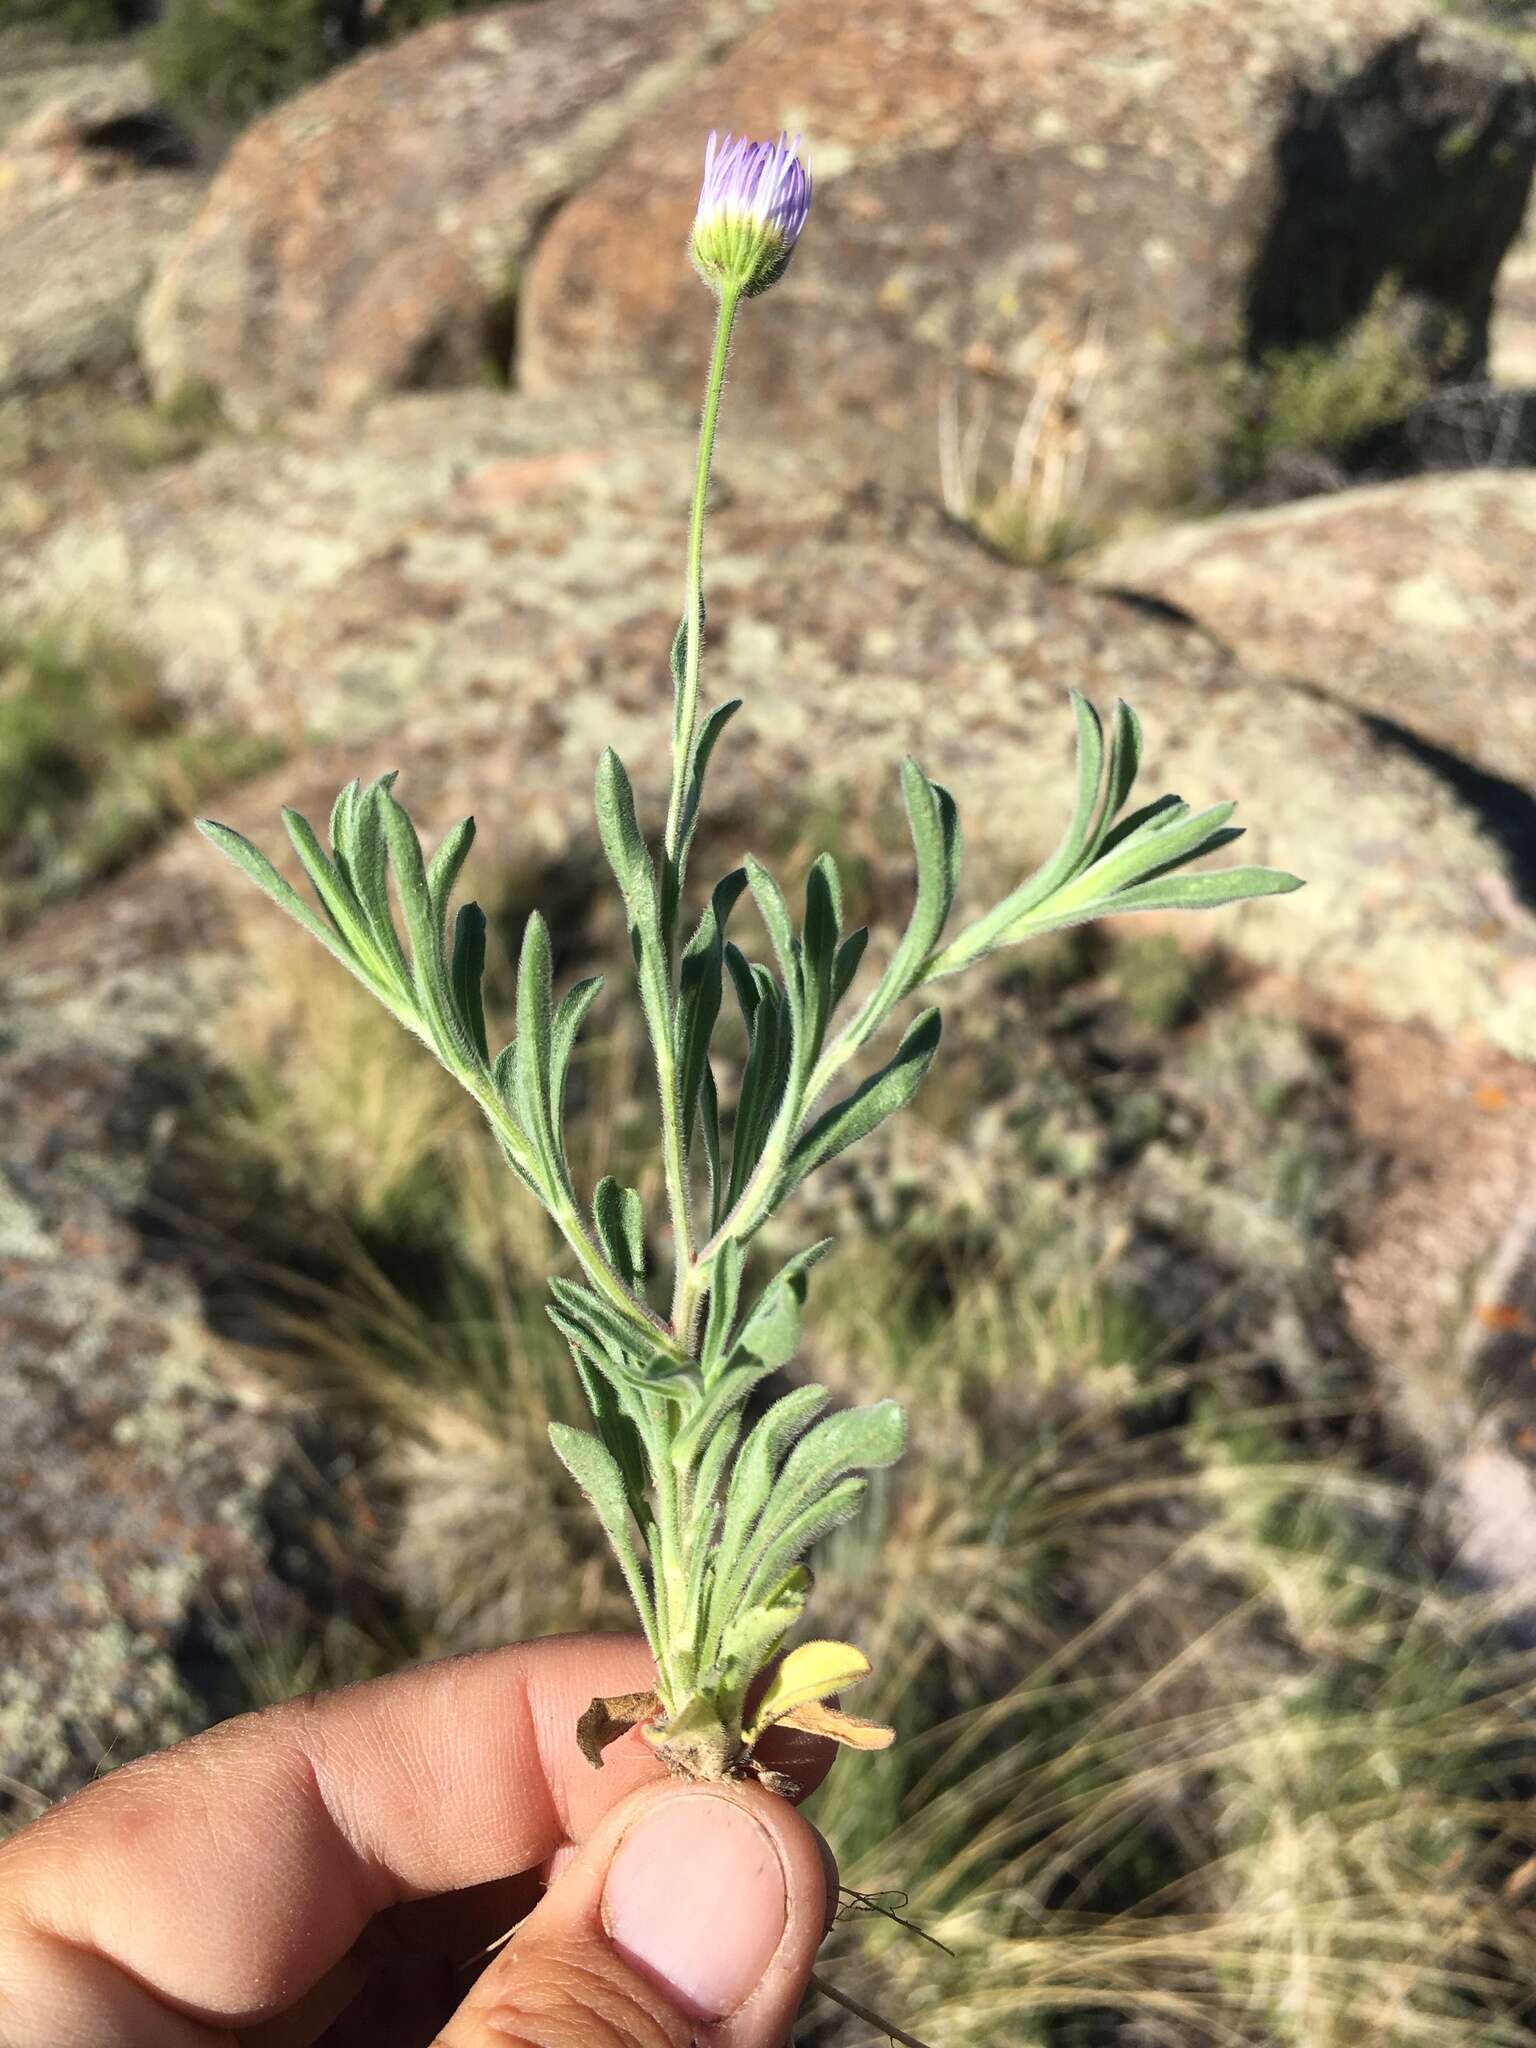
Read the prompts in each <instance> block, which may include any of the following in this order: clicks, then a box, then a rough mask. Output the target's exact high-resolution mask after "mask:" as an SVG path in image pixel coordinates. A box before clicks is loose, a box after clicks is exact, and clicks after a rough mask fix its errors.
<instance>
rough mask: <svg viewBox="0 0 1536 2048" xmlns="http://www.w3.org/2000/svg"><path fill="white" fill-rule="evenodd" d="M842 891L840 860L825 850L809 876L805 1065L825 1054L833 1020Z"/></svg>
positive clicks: (804, 971) (804, 958)
mask: <svg viewBox="0 0 1536 2048" xmlns="http://www.w3.org/2000/svg"><path fill="white" fill-rule="evenodd" d="M842 916H843V912H842V890H841V887H840V885H839V881H838V873H837V863H836V862H835V861H834V860H833V858H832V856H831V855H830V854H829V853H824V854H822V855H821V856H820V858H819V859H817V860H816V861H815V862H814V863H813V864H812V867H811V871H810V873H809V874H808V875H807V876H806V878H805V925H804V928H803V929H804V944H803V947H802V953H801V957H802V976H803V980H804V983H805V1034H806V1046H805V1068H806V1071H807V1072H809V1071H810V1069H811V1068H812V1067H814V1066H815V1064H816V1062H817V1060H818V1059H820V1057H821V1049H822V1047H823V1045H825V1043H826V1038H827V1025H828V1023H829V1021H830V1020H831V1016H832V1006H833V996H832V990H833V985H834V981H835V978H836V973H837V956H838V940H839V937H840V934H841V929H842Z"/></svg>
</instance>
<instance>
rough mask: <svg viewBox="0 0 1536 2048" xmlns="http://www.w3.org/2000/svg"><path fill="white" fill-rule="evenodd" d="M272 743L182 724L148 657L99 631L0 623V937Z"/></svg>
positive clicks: (100, 871) (166, 823)
mask: <svg viewBox="0 0 1536 2048" xmlns="http://www.w3.org/2000/svg"><path fill="white" fill-rule="evenodd" d="M277 751H278V750H277V749H276V748H275V747H274V745H273V743H272V742H271V741H270V740H265V739H258V738H255V737H253V736H251V735H250V734H245V733H237V732H231V731H225V730H222V729H206V728H205V729H195V728H193V727H191V726H189V724H188V722H187V719H186V715H185V712H184V709H183V707H182V706H181V705H179V704H178V703H177V702H176V701H175V699H174V698H172V697H170V696H169V695H167V693H166V692H165V690H164V689H163V687H162V686H161V683H160V680H159V677H158V676H157V674H156V672H155V669H154V665H153V663H152V662H150V661H149V660H148V658H147V657H146V656H145V655H144V654H142V653H141V652H140V651H139V650H138V649H137V648H134V647H132V646H130V645H128V644H127V643H125V642H123V641H121V640H118V639H115V638H113V637H112V636H111V635H109V634H106V633H102V632H98V631H95V630H92V629H90V628H74V627H70V628H59V629H57V630H44V631H31V632H19V631H15V630H8V629H6V628H3V627H0V932H4V931H7V930H14V929H15V928H16V927H17V926H19V925H20V924H22V923H23V922H25V921H26V920H27V919H28V918H30V917H33V916H35V915H36V914H37V913H38V912H39V911H41V910H43V909H46V908H47V907H48V906H49V905H50V904H53V903H58V902H62V901H63V900H64V899H65V898H66V897H68V896H72V895H74V894H76V893H77V892H78V891H80V890H81V889H83V888H87V887H89V886H90V885H91V884H92V883H94V882H97V881H100V880H101V879H102V878H103V877H105V876H107V875H110V874H112V873H113V872H115V871H116V870H117V869H118V868H120V867H122V866H123V865H124V863H125V862H126V861H128V860H129V859H130V858H132V857H133V856H134V855H135V854H138V853H141V852H142V851H143V850H144V848H145V847H146V846H148V845H149V844H151V843H152V842H153V841H154V840H155V839H157V838H159V837H160V835H161V834H162V833H164V832H165V831H167V830H168V829H169V828H170V827H171V826H172V825H175V824H177V823H179V822H180V821H181V820H183V819H185V818H187V817H188V816H190V815H191V813H192V812H193V811H194V810H195V809H196V808H197V806H198V805H200V804H202V803H203V802H205V801H206V800H207V798H208V797H209V796H210V795H212V794H213V792H214V791H216V790H218V789H220V788H223V787H225V786H227V785H228V784H229V783H231V782H235V781H238V780H240V779H242V778H243V777H245V776H248V775H252V774H254V773H256V772H257V771H258V770H259V769H261V768H264V767H267V766H269V765H271V763H272V762H273V761H274V760H275V759H276V758H277Z"/></svg>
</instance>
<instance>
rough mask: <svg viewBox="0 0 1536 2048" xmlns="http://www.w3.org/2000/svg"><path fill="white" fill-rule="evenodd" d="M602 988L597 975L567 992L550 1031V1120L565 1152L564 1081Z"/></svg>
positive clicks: (559, 1005) (600, 977)
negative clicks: (583, 1026)
mask: <svg viewBox="0 0 1536 2048" xmlns="http://www.w3.org/2000/svg"><path fill="white" fill-rule="evenodd" d="M602 986H603V978H602V976H601V975H600V974H595V975H593V976H592V977H591V978H590V979H589V980H587V981H578V982H577V983H576V985H575V987H574V988H570V989H567V990H566V992H565V994H564V995H563V996H562V997H561V998H560V1001H559V1003H558V1005H557V1006H556V1009H555V1017H554V1022H553V1023H552V1024H551V1026H550V1030H549V1120H550V1123H551V1124H552V1125H553V1127H554V1133H555V1139H556V1143H557V1144H558V1145H559V1146H560V1148H561V1150H562V1151H563V1150H564V1145H565V1082H566V1076H567V1074H568V1073H569V1071H570V1065H571V1054H572V1053H573V1052H574V1051H575V1049H576V1039H577V1035H578V1033H579V1032H580V1030H581V1027H582V1025H583V1024H584V1023H585V1022H586V1019H587V1012H588V1011H589V1010H590V1009H591V1007H592V1005H593V1004H594V1003H595V1002H596V1001H597V998H598V996H599V995H600V994H601V992H602Z"/></svg>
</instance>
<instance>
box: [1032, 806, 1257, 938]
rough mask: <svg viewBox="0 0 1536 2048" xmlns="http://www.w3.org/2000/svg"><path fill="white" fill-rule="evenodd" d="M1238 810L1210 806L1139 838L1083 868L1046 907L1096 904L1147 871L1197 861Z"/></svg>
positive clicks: (1054, 908)
mask: <svg viewBox="0 0 1536 2048" xmlns="http://www.w3.org/2000/svg"><path fill="white" fill-rule="evenodd" d="M1236 809H1237V806H1236V804H1232V803H1224V804H1211V805H1209V806H1208V807H1207V809H1205V810H1203V811H1195V812H1192V813H1191V815H1190V816H1189V817H1187V818H1181V819H1180V820H1179V821H1178V823H1177V824H1172V825H1167V826H1164V827H1163V828H1162V829H1161V830H1160V831H1157V832H1154V833H1151V834H1149V835H1148V836H1146V837H1142V836H1140V835H1137V836H1136V837H1135V838H1133V839H1132V840H1131V841H1130V842H1129V843H1128V844H1127V845H1124V846H1122V847H1120V848H1119V849H1118V850H1117V851H1116V852H1114V853H1111V854H1108V855H1106V856H1105V857H1104V858H1103V859H1101V860H1096V861H1095V862H1094V863H1093V864H1092V866H1090V867H1086V868H1084V869H1083V871H1082V873H1081V874H1080V875H1077V876H1074V878H1073V879H1072V881H1070V882H1069V883H1068V884H1067V885H1066V887H1065V888H1063V889H1059V890H1058V891H1057V892H1056V894H1055V895H1054V896H1053V897H1052V898H1051V899H1050V900H1049V901H1048V902H1047V903H1046V904H1045V905H1044V906H1043V907H1044V908H1045V909H1046V910H1049V911H1052V912H1054V911H1057V910H1067V909H1071V908H1073V907H1074V906H1075V905H1076V904H1078V903H1079V902H1087V901H1090V900H1092V901H1095V902H1097V901H1100V900H1102V899H1103V898H1105V897H1109V896H1113V895H1114V894H1115V892H1116V891H1117V890H1118V889H1120V888H1121V887H1123V886H1124V885H1125V884H1127V883H1130V882H1134V881H1136V880H1137V879H1138V878H1139V877H1140V876H1141V875H1143V874H1145V873H1146V872H1147V871H1148V869H1151V868H1166V867H1173V866H1179V865H1182V864H1183V863H1184V862H1185V861H1190V860H1195V859H1197V858H1198V857H1199V855H1200V854H1202V853H1204V852H1205V851H1206V849H1207V848H1208V847H1209V845H1210V843H1211V841H1212V840H1213V839H1215V838H1216V836H1217V834H1218V833H1219V832H1221V831H1222V830H1223V828H1224V827H1225V826H1226V823H1227V820H1228V819H1229V818H1230V817H1231V815H1232V813H1233V812H1234V811H1235V810H1236Z"/></svg>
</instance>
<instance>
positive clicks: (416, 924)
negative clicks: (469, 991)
mask: <svg viewBox="0 0 1536 2048" xmlns="http://www.w3.org/2000/svg"><path fill="white" fill-rule="evenodd" d="M378 807H379V817H380V820H381V822H382V824H383V827H384V838H385V843H386V844H387V846H388V848H389V864H390V867H391V869H392V870H393V872H394V877H395V887H396V889H397V890H398V891H399V894H400V908H401V910H402V912H403V913H404V916H405V927H406V930H407V932H408V933H409V934H410V940H411V968H412V978H413V981H414V983H415V988H416V996H417V1001H418V1003H419V1004H420V1007H421V1011H422V1015H423V1016H424V1017H425V1018H426V1020H427V1022H428V1024H429V1026H430V1027H431V1031H432V1036H433V1038H434V1040H435V1041H436V1044H437V1048H438V1051H439V1053H440V1055H441V1056H442V1058H443V1059H444V1060H445V1061H446V1062H447V1063H448V1064H449V1065H450V1066H453V1065H466V1066H470V1065H473V1064H474V1049H473V1047H472V1045H471V1043H470V1039H469V1036H468V1034H467V1032H466V1031H465V1030H464V1028H463V1026H462V1025H461V1024H460V1023H459V1020H458V1018H457V1017H456V1016H455V1014H454V1009H453V997H452V992H451V990H450V988H449V985H448V969H447V964H446V962H445V961H444V959H443V928H442V925H441V923H440V921H439V919H438V915H437V910H436V907H435V905H434V904H433V901H432V892H431V890H430V889H429V888H428V886H427V870H426V864H425V862H424V861H423V859H422V854H421V841H420V840H419V839H418V838H417V836H416V827H415V825H414V824H413V822H412V820H411V817H410V814H409V813H408V812H407V811H406V810H405V809H404V808H403V807H402V806H401V805H400V804H398V803H397V802H396V801H395V799H394V797H393V796H391V795H390V794H389V793H388V791H386V790H381V791H380V792H379V794H378Z"/></svg>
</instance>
